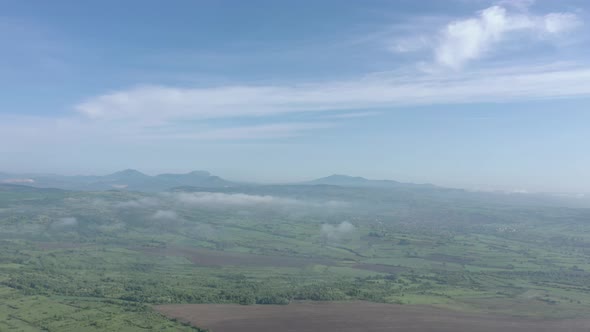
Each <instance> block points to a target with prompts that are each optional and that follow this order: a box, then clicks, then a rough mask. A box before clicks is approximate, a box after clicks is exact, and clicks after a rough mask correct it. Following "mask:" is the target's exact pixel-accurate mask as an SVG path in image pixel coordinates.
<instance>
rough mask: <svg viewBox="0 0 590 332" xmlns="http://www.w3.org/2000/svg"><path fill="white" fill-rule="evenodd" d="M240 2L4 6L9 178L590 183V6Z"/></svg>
mask: <svg viewBox="0 0 590 332" xmlns="http://www.w3.org/2000/svg"><path fill="white" fill-rule="evenodd" d="M228 4H229V3H228V2H224V1H215V2H209V1H202V2H191V1H186V2H184V1H179V2H174V3H171V4H167V5H162V3H161V2H157V1H136V0H133V1H126V2H124V3H119V2H115V1H102V2H95V3H84V4H82V3H76V2H71V1H52V2H40V1H29V0H24V1H18V2H6V3H3V4H1V5H0V10H1V13H2V14H1V15H0V42H1V43H2V49H3V52H2V55H1V56H0V73H1V74H0V87H1V89H0V142H1V143H0V172H11V173H27V172H37V173H39V172H40V173H58V174H100V175H102V174H108V173H112V172H115V171H119V170H122V169H126V168H134V169H138V170H140V171H142V172H145V173H147V174H157V173H164V172H176V173H181V172H188V171H192V170H207V171H210V172H211V173H213V174H215V175H219V176H221V177H224V178H228V179H232V180H241V181H255V182H290V181H301V180H310V179H313V178H318V177H322V176H327V175H330V174H334V173H338V174H348V175H352V176H363V177H366V178H370V179H392V180H397V181H402V182H414V183H433V184H437V185H441V186H450V187H461V188H473V189H503V190H526V191H543V192H585V193H587V192H590V189H589V188H590V154H588V146H589V144H588V142H590V130H589V129H590V128H589V127H590V126H589V124H590V112H588V110H587V109H588V106H589V101H590V98H589V97H590V63H589V62H588V60H587V59H590V56H589V55H590V54H589V53H590V52H589V50H590V40H589V38H590V33H589V32H590V31H589V27H588V24H587V23H586V22H587V21H588V10H589V9H590V5H589V4H588V3H587V2H585V1H581V0H570V1H559V2H557V1H549V0H545V1H540V0H539V1H531V0H514V1H506V0H504V1H484V0H474V1H465V0H455V1H449V2H444V3H443V2H440V1H423V2H420V4H419V5H417V4H416V2H412V1H397V2H389V3H388V2H381V1H366V2H362V3H360V2H342V1H335V0H329V1H322V2H320V3H318V2H314V1H299V2H296V3H295V2H292V3H290V2H281V3H277V2H273V1H249V2H244V3H241V2H232V3H231V5H228ZM89 13H91V14H92V15H89ZM107 20H108V22H109V24H104V22H105V21H107Z"/></svg>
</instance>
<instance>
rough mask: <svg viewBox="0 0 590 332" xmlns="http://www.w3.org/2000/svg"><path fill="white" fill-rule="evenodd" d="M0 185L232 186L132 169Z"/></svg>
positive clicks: (2, 177)
mask: <svg viewBox="0 0 590 332" xmlns="http://www.w3.org/2000/svg"><path fill="white" fill-rule="evenodd" d="M0 183H4V184H18V185H27V186H34V187H41V188H60V189H68V190H92V191H99V190H113V189H114V190H123V189H126V190H133V191H164V190H168V189H170V188H174V187H178V186H195V187H231V186H234V185H235V184H234V183H233V182H230V181H227V180H224V179H222V178H220V177H218V176H214V175H211V174H210V173H209V172H206V171H194V172H190V173H185V174H159V175H156V176H150V175H147V174H144V173H141V172H140V171H137V170H134V169H126V170H124V171H120V172H115V173H112V174H108V175H103V176H96V175H74V176H64V175H55V174H7V173H0Z"/></svg>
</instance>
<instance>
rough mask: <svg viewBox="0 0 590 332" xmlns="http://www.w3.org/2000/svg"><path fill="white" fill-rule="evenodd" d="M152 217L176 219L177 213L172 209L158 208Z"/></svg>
mask: <svg viewBox="0 0 590 332" xmlns="http://www.w3.org/2000/svg"><path fill="white" fill-rule="evenodd" d="M152 219H157V220H177V219H178V214H177V213H176V212H175V211H172V210H158V211H156V212H155V213H154V214H153V215H152Z"/></svg>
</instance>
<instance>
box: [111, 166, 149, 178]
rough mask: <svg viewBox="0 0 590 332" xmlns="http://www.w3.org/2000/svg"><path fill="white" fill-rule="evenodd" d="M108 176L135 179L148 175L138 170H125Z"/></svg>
mask: <svg viewBox="0 0 590 332" xmlns="http://www.w3.org/2000/svg"><path fill="white" fill-rule="evenodd" d="M108 176H110V177H119V176H124V177H130V176H133V177H145V176H147V175H145V174H143V173H142V172H140V171H138V170H136V169H131V168H128V169H125V170H122V171H118V172H115V173H113V174H110V175H108Z"/></svg>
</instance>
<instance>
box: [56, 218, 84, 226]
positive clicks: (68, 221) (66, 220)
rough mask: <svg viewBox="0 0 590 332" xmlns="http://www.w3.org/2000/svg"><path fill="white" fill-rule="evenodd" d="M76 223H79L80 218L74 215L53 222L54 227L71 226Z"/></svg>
mask: <svg viewBox="0 0 590 332" xmlns="http://www.w3.org/2000/svg"><path fill="white" fill-rule="evenodd" d="M76 225H78V219H76V218H74V217H64V218H59V219H58V220H57V221H55V222H54V223H53V224H52V226H53V227H71V226H76Z"/></svg>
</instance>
